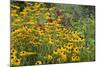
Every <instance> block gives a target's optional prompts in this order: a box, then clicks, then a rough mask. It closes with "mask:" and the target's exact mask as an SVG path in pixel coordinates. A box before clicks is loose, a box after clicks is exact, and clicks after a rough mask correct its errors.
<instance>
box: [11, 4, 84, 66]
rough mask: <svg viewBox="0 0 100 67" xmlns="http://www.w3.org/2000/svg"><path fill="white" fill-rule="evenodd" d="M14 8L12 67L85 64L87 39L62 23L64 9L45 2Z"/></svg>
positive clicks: (12, 15)
mask: <svg viewBox="0 0 100 67" xmlns="http://www.w3.org/2000/svg"><path fill="white" fill-rule="evenodd" d="M25 5H26V6H25V7H24V8H23V10H22V11H20V8H21V6H17V5H15V4H12V5H11V65H38V64H53V63H67V62H79V61H82V60H81V59H82V58H81V55H82V53H84V49H85V47H84V43H85V38H84V35H83V37H82V36H81V34H80V32H78V31H73V30H70V29H68V28H66V27H65V26H63V25H62V24H61V22H62V18H63V17H64V16H63V15H62V14H61V13H62V11H63V10H57V8H56V7H46V4H45V3H30V2H25Z"/></svg>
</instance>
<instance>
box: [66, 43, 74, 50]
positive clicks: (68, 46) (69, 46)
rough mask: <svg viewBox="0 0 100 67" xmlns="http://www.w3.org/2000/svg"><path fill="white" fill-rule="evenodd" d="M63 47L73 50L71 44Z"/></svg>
mask: <svg viewBox="0 0 100 67" xmlns="http://www.w3.org/2000/svg"><path fill="white" fill-rule="evenodd" d="M65 47H66V48H67V49H72V48H73V43H68V44H67V45H66V46H65Z"/></svg>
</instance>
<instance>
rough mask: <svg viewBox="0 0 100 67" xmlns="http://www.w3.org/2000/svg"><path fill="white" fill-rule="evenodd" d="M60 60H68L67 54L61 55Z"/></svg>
mask: <svg viewBox="0 0 100 67" xmlns="http://www.w3.org/2000/svg"><path fill="white" fill-rule="evenodd" d="M60 58H61V59H62V60H63V61H66V60H67V56H66V54H63V53H60Z"/></svg>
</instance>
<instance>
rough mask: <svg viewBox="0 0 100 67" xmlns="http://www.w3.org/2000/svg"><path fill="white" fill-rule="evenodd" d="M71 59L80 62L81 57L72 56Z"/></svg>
mask: <svg viewBox="0 0 100 67" xmlns="http://www.w3.org/2000/svg"><path fill="white" fill-rule="evenodd" d="M71 59H72V61H79V60H80V57H79V56H72V57H71Z"/></svg>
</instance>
